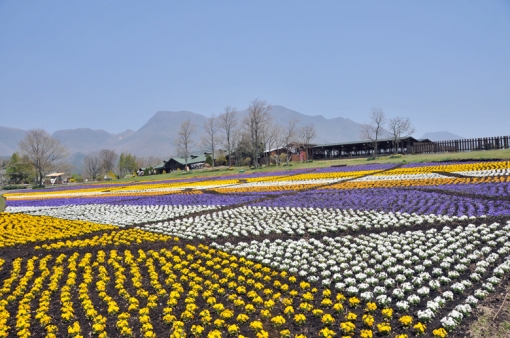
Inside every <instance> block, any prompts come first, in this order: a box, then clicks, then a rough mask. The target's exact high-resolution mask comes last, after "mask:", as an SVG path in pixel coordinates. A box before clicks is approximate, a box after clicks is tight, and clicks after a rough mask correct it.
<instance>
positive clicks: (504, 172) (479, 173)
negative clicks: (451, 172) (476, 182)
mask: <svg viewBox="0 0 510 338" xmlns="http://www.w3.org/2000/svg"><path fill="white" fill-rule="evenodd" d="M455 174H460V175H462V176H471V177H490V176H508V175H510V169H491V170H473V171H456V172H455Z"/></svg>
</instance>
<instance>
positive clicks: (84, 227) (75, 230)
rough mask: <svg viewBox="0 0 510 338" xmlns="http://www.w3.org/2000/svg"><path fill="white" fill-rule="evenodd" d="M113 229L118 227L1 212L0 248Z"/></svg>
mask: <svg viewBox="0 0 510 338" xmlns="http://www.w3.org/2000/svg"><path fill="white" fill-rule="evenodd" d="M112 229H117V227H114V226H112V225H103V224H97V223H91V222H85V221H68V220H63V219H59V218H54V217H48V216H30V215H25V214H10V213H0V248H1V247H6V246H12V245H16V244H26V243H31V242H37V241H45V240H54V239H61V238H69V237H73V236H79V235H83V234H86V233H90V232H94V231H100V230H112Z"/></svg>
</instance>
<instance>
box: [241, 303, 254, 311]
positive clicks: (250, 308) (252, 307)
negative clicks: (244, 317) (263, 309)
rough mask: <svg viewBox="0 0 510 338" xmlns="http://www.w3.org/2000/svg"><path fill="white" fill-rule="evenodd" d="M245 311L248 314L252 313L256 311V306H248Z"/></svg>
mask: <svg viewBox="0 0 510 338" xmlns="http://www.w3.org/2000/svg"><path fill="white" fill-rule="evenodd" d="M244 310H245V311H246V312H248V313H252V312H254V311H255V306H253V304H246V306H245V307H244Z"/></svg>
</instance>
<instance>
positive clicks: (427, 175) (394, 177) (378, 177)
mask: <svg viewBox="0 0 510 338" xmlns="http://www.w3.org/2000/svg"><path fill="white" fill-rule="evenodd" d="M432 178H448V176H444V175H440V174H436V173H425V174H399V175H371V176H365V177H361V178H357V179H355V180H353V182H375V181H407V180H425V179H432Z"/></svg>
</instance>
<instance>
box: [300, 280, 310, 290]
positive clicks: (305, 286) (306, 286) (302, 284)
mask: <svg viewBox="0 0 510 338" xmlns="http://www.w3.org/2000/svg"><path fill="white" fill-rule="evenodd" d="M299 287H301V289H303V290H306V289H309V288H310V283H307V282H304V281H303V282H301V283H299Z"/></svg>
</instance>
